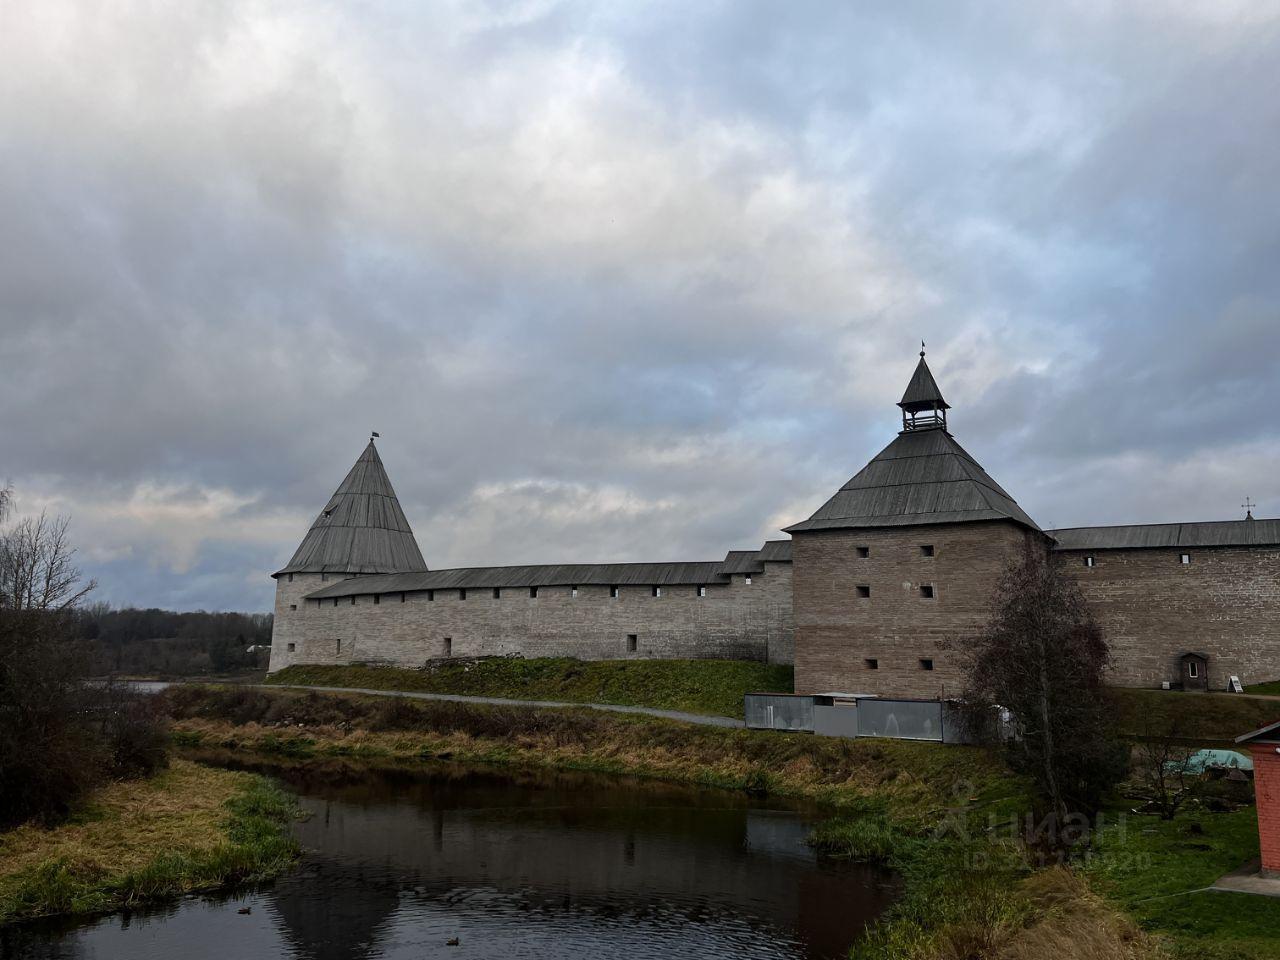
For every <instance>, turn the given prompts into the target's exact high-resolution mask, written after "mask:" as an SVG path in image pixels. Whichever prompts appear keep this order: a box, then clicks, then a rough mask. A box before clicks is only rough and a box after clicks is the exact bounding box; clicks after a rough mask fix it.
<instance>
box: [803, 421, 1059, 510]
mask: <svg viewBox="0 0 1280 960" xmlns="http://www.w3.org/2000/svg"><path fill="white" fill-rule="evenodd" d="M972 520H1012V521H1014V522H1015V523H1019V524H1021V525H1022V526H1024V527H1027V528H1029V529H1031V530H1039V529H1040V528H1039V527H1038V526H1036V522H1035V521H1034V520H1032V519H1031V518H1030V517H1029V516H1027V514H1026V513H1025V512H1024V511H1023V509H1022V508H1021V507H1019V506H1018V504H1017V502H1016V501H1015V500H1014V499H1013V497H1011V496H1009V494H1008V493H1006V492H1005V491H1004V489H1003V488H1002V487H1001V486H1000V485H999V484H998V483H996V482H995V481H994V480H992V479H991V477H990V476H988V475H987V472H986V471H985V470H983V469H982V467H981V466H980V465H979V464H978V462H977V461H976V460H974V459H973V457H971V456H969V454H968V453H966V452H965V450H964V448H963V447H961V446H960V444H959V443H957V442H956V440H955V438H954V437H952V436H951V434H949V433H947V431H946V430H944V429H942V428H940V427H939V428H934V429H929V430H909V431H904V432H903V433H900V434H899V435H898V436H897V437H896V438H894V440H893V442H892V443H890V444H889V445H888V446H887V447H885V448H884V449H883V450H881V451H880V453H879V454H877V455H876V457H875V458H874V459H873V460H872V461H871V462H870V463H868V464H867V465H866V466H865V467H863V468H862V469H861V470H860V471H859V472H858V473H857V475H856V476H854V477H853V479H851V480H850V481H849V482H848V483H846V484H845V485H844V486H843V487H841V488H840V489H839V490H838V491H837V492H836V494H835V496H833V497H832V498H831V499H830V500H828V501H827V502H826V503H824V504H823V505H822V506H821V507H819V508H818V510H817V512H815V513H814V515H813V516H812V517H810V518H809V519H808V520H804V521H802V522H800V523H797V524H795V525H794V526H790V527H787V528H786V530H787V532H788V533H798V532H802V531H806V530H835V529H842V528H859V527H898V526H909V525H914V524H928V523H963V522H966V521H972Z"/></svg>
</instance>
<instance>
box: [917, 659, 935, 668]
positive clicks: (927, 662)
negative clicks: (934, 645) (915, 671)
mask: <svg viewBox="0 0 1280 960" xmlns="http://www.w3.org/2000/svg"><path fill="white" fill-rule="evenodd" d="M920 669H921V670H932V669H933V661H932V660H921V661H920Z"/></svg>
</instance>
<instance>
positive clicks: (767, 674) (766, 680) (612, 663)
mask: <svg viewBox="0 0 1280 960" xmlns="http://www.w3.org/2000/svg"><path fill="white" fill-rule="evenodd" d="M266 682H267V683H269V684H293V685H297V686H313V687H363V688H365V689H368V690H403V691H408V692H413V693H448V694H462V695H465V696H476V697H500V698H502V699H506V700H558V701H563V702H566V703H608V704H614V705H617V706H624V707H656V708H658V709H662V710H680V711H683V712H686V713H701V714H708V715H711V716H720V717H734V718H736V719H739V720H740V719H742V697H743V695H744V694H746V693H752V692H756V691H784V692H790V691H791V689H792V685H793V670H792V668H791V667H790V666H785V665H779V664H767V663H757V662H753V661H746V660H574V659H572V658H570V657H539V658H534V659H523V658H520V657H486V658H481V659H475V660H463V659H451V660H437V661H434V662H432V663H430V664H428V665H427V666H426V667H424V668H423V669H421V670H402V669H399V668H397V667H370V666H362V665H358V664H353V665H349V666H292V667H286V668H285V669H283V670H280V671H278V672H276V673H273V674H270V675H268V677H267V681H266Z"/></svg>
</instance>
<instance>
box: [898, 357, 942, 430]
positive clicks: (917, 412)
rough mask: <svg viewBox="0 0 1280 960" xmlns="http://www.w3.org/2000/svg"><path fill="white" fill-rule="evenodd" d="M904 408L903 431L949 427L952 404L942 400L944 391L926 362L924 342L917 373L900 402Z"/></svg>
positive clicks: (914, 374)
mask: <svg viewBox="0 0 1280 960" xmlns="http://www.w3.org/2000/svg"><path fill="white" fill-rule="evenodd" d="M898 406H899V407H901V408H902V429H903V430H927V429H931V428H933V427H942V429H944V430H945V429H946V427H947V411H948V410H949V409H950V408H951V404H949V403H947V401H946V400H944V399H942V391H941V390H939V389H938V384H937V381H935V380H934V379H933V374H932V373H931V372H930V371H929V365H928V364H927V363H925V362H924V341H923V340H921V341H920V362H919V363H918V364H916V372H915V373H913V374H912V375H911V382H910V383H908V384H907V392H906V393H904V394H903V395H902V399H901V400H899V401H898Z"/></svg>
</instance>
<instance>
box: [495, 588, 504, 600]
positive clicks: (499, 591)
mask: <svg viewBox="0 0 1280 960" xmlns="http://www.w3.org/2000/svg"><path fill="white" fill-rule="evenodd" d="M493 599H495V600H501V599H502V588H501V587H494V588H493Z"/></svg>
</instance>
